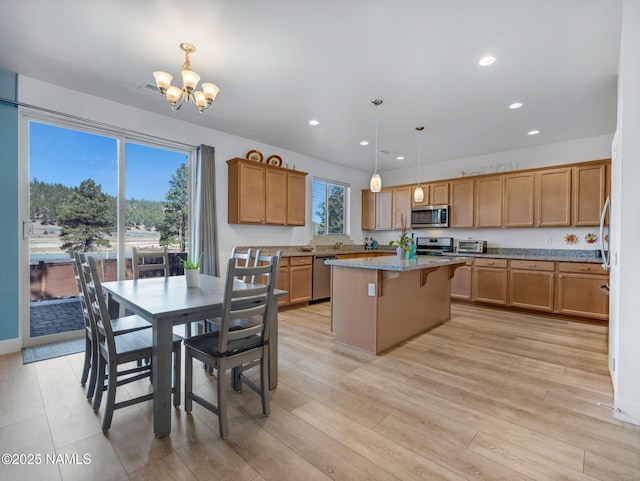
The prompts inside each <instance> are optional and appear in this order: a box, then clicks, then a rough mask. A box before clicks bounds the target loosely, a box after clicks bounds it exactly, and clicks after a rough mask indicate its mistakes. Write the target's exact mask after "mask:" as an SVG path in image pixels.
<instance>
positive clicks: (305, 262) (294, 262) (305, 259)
mask: <svg viewBox="0 0 640 481" xmlns="http://www.w3.org/2000/svg"><path fill="white" fill-rule="evenodd" d="M311 264H312V262H311V256H300V257H289V265H290V266H291V267H293V266H310V265H311Z"/></svg>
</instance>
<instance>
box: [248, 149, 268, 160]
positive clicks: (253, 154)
mask: <svg viewBox="0 0 640 481" xmlns="http://www.w3.org/2000/svg"><path fill="white" fill-rule="evenodd" d="M246 158H247V159H249V160H255V161H256V162H262V159H263V158H264V157H263V156H262V152H260V151H259V150H250V151H249V152H247V155H246Z"/></svg>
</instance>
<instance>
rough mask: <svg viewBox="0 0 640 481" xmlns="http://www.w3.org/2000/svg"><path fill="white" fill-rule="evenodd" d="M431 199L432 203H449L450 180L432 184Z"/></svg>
mask: <svg viewBox="0 0 640 481" xmlns="http://www.w3.org/2000/svg"><path fill="white" fill-rule="evenodd" d="M429 201H430V202H431V205H447V204H449V182H435V183H432V184H430V189H429Z"/></svg>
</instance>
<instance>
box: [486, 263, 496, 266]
mask: <svg viewBox="0 0 640 481" xmlns="http://www.w3.org/2000/svg"><path fill="white" fill-rule="evenodd" d="M487 264H488V265H490V266H492V265H493V264H495V262H487Z"/></svg>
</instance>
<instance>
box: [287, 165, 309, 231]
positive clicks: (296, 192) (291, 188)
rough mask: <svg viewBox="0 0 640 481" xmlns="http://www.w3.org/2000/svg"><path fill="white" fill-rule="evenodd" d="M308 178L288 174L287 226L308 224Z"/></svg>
mask: <svg viewBox="0 0 640 481" xmlns="http://www.w3.org/2000/svg"><path fill="white" fill-rule="evenodd" d="M306 182H307V181H306V176H304V175H297V174H292V173H291V172H289V173H288V174H287V225H305V223H306V215H305V214H306V200H307V198H306Z"/></svg>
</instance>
